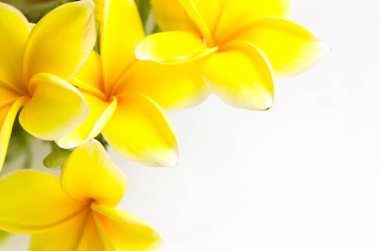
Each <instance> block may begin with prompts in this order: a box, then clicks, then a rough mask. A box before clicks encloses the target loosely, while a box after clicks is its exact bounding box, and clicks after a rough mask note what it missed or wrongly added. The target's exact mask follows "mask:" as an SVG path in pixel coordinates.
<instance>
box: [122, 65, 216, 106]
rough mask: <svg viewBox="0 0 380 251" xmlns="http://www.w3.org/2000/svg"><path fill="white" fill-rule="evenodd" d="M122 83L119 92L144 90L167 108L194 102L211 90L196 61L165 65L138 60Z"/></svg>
mask: <svg viewBox="0 0 380 251" xmlns="http://www.w3.org/2000/svg"><path fill="white" fill-rule="evenodd" d="M147 72H149V74H147ZM119 83H120V84H119V88H118V90H116V92H117V93H133V92H135V93H142V94H144V95H146V96H148V97H150V98H152V99H153V100H154V101H156V102H157V103H158V104H159V105H160V106H161V107H163V108H165V109H177V108H185V107H190V106H194V105H196V104H199V103H200V102H201V101H203V100H204V99H205V98H206V97H207V96H208V94H209V92H210V90H209V88H208V85H207V84H206V83H205V81H204V80H203V77H202V74H201V71H200V69H199V67H198V64H197V63H187V64H179V65H162V64H158V63H154V62H148V61H139V62H137V63H136V64H134V65H133V66H132V67H131V68H130V69H129V70H128V72H127V74H126V75H125V76H124V77H123V78H122V79H121V80H120V82H119Z"/></svg>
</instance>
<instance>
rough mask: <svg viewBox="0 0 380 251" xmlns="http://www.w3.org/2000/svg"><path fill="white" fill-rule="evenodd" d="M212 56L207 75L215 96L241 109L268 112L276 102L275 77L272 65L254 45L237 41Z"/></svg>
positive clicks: (206, 64)
mask: <svg viewBox="0 0 380 251" xmlns="http://www.w3.org/2000/svg"><path fill="white" fill-rule="evenodd" d="M224 49H225V51H223V52H220V53H217V54H215V55H213V56H212V57H210V58H209V59H208V60H207V61H206V62H205V64H204V74H205V78H206V79H207V81H208V82H209V83H210V84H211V87H212V88H213V89H214V91H215V93H216V94H217V95H218V96H219V97H220V98H222V99H223V100H224V101H226V102H227V103H229V104H231V105H234V106H236V107H240V108H246V109H255V110H267V109H269V108H270V107H271V105H272V102H273V95H274V90H273V89H274V88H273V77H272V72H271V69H270V65H269V62H268V61H267V60H266V58H265V56H264V55H263V53H262V52H261V51H260V50H259V49H258V48H256V47H255V46H253V45H251V44H248V43H244V42H236V43H231V44H230V45H229V46H228V47H225V48H224Z"/></svg>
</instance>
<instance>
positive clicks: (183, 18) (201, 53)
mask: <svg viewBox="0 0 380 251" xmlns="http://www.w3.org/2000/svg"><path fill="white" fill-rule="evenodd" d="M151 2H152V6H153V9H154V13H155V17H156V20H157V22H158V24H159V25H160V27H161V28H162V29H164V30H169V31H167V32H162V33H157V34H153V35H151V36H149V37H147V38H146V39H144V40H143V41H142V42H141V43H140V44H139V45H138V46H137V48H136V55H137V58H139V59H141V60H148V61H155V62H160V63H163V64H178V63H183V62H189V61H194V60H197V59H201V60H200V62H199V63H200V64H201V65H202V70H201V72H202V74H203V76H204V78H205V80H206V81H207V82H208V83H209V84H210V86H211V88H212V89H213V90H214V92H215V93H216V94H217V95H218V96H219V97H221V98H222V99H223V100H224V101H226V102H228V103H230V104H232V105H234V106H237V107H241V108H247V109H257V110H266V109H268V108H270V107H271V106H272V103H273V97H274V86H273V85H274V84H273V75H274V73H277V74H280V75H292V74H297V73H299V72H301V71H303V70H305V69H307V68H309V67H310V66H311V65H312V64H314V63H315V62H316V61H317V60H318V59H319V58H320V57H321V55H323V54H324V52H325V46H324V45H323V44H322V43H321V42H320V41H319V40H318V39H316V38H315V36H314V35H313V34H312V33H310V32H309V31H308V30H306V29H305V28H303V27H301V26H300V25H298V24H295V23H293V22H291V21H289V20H288V19H286V17H287V15H288V9H289V3H288V2H289V1H288V0H207V1H203V0H172V1H170V4H168V1H167V0H152V1H151Z"/></svg>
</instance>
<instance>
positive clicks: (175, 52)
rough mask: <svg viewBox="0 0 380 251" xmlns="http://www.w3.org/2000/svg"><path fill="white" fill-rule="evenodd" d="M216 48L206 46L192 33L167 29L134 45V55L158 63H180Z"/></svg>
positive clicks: (204, 54)
mask: <svg viewBox="0 0 380 251" xmlns="http://www.w3.org/2000/svg"><path fill="white" fill-rule="evenodd" d="M217 49H218V48H217V47H214V48H208V47H207V46H206V45H204V43H203V41H202V39H201V38H199V37H198V36H196V35H194V34H192V33H189V32H183V31H168V32H161V33H156V34H153V35H150V36H148V37H146V38H145V39H143V40H142V41H141V42H140V43H139V44H138V45H137V47H136V57H137V58H138V59H140V60H147V61H155V62H159V63H182V62H187V61H191V60H196V59H199V58H203V57H206V56H207V55H209V54H211V53H213V52H215V51H216V50H217Z"/></svg>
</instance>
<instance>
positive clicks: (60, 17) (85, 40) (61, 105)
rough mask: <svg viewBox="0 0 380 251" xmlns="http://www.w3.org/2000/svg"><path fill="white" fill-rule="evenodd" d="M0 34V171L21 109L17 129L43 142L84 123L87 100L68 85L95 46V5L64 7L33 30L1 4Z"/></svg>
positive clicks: (85, 0)
mask: <svg viewBox="0 0 380 251" xmlns="http://www.w3.org/2000/svg"><path fill="white" fill-rule="evenodd" d="M29 33H30V34H29ZM0 34H1V37H0V55H1V57H0V100H1V101H0V114H1V118H0V119H1V120H0V123H1V124H0V128H1V131H0V135H1V136H0V149H1V150H0V169H1V167H2V166H3V162H4V158H5V154H6V151H7V147H8V142H9V137H10V134H11V129H12V125H13V123H14V120H15V118H16V114H17V112H18V110H19V109H20V108H21V107H22V106H24V109H22V111H21V113H20V123H21V125H22V126H23V128H24V129H25V130H26V131H27V132H29V133H30V134H32V135H34V136H36V137H38V138H40V139H43V140H56V139H58V138H60V137H62V136H63V135H65V134H67V133H68V132H70V131H71V130H73V129H74V128H75V127H77V126H78V125H79V124H80V123H81V122H82V121H83V120H84V119H85V118H86V116H87V113H88V109H87V106H86V104H85V100H84V98H83V96H82V94H81V93H80V92H78V91H77V90H76V88H74V87H73V86H72V85H71V84H69V83H68V82H67V80H68V79H69V78H71V77H72V76H73V75H74V74H75V73H76V72H77V71H78V70H79V68H80V67H82V65H83V64H84V62H85V61H86V59H87V57H88V55H89V54H90V52H91V50H92V48H93V46H94V43H95V37H96V34H95V23H94V17H93V4H92V2H90V1H87V0H84V1H79V2H75V3H69V4H65V5H62V6H60V7H59V8H57V9H55V10H53V11H51V12H50V13H49V14H47V15H46V16H45V17H44V18H43V19H42V20H41V21H40V22H39V23H38V24H36V25H35V26H34V27H33V28H32V30H31V25H30V24H29V23H28V21H27V20H26V18H25V17H24V16H23V15H22V14H21V13H20V12H19V11H18V10H16V9H15V8H13V7H11V6H9V5H6V4H3V3H0Z"/></svg>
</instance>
